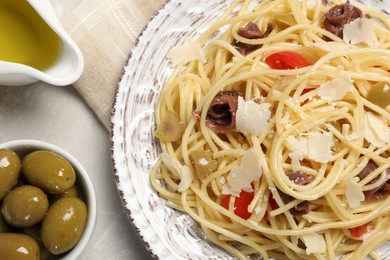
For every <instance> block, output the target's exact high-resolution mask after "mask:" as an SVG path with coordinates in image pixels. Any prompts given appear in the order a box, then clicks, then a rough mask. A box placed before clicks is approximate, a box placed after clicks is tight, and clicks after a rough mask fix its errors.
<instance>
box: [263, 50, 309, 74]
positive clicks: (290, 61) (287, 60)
mask: <svg viewBox="0 0 390 260" xmlns="http://www.w3.org/2000/svg"><path fill="white" fill-rule="evenodd" d="M265 63H267V64H268V66H270V67H271V69H276V70H292V69H298V68H303V67H306V66H309V65H310V63H309V62H307V61H306V60H305V58H303V57H302V56H301V55H299V54H298V53H295V52H291V51H281V52H276V53H274V54H271V55H270V56H268V57H267V58H266V59H265Z"/></svg>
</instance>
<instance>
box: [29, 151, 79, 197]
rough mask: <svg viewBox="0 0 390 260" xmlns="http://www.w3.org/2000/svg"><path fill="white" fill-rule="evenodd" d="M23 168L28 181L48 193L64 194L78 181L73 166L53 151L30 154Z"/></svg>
mask: <svg viewBox="0 0 390 260" xmlns="http://www.w3.org/2000/svg"><path fill="white" fill-rule="evenodd" d="M22 166H23V171H24V176H25V177H26V179H27V181H28V182H29V183H31V184H32V185H34V186H37V187H39V188H41V189H42V190H44V191H45V192H47V193H51V194H60V193H63V192H65V191H67V190H69V189H70V188H71V187H72V186H73V185H74V184H75V181H76V173H75V171H74V169H73V167H72V165H70V163H69V162H68V161H67V160H66V159H64V158H63V157H61V156H59V155H58V154H56V153H54V152H51V151H35V152H32V153H29V154H28V155H27V156H26V157H24V159H23V165H22Z"/></svg>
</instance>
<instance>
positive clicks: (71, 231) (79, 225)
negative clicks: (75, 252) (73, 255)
mask: <svg viewBox="0 0 390 260" xmlns="http://www.w3.org/2000/svg"><path fill="white" fill-rule="evenodd" d="M86 223H87V206H86V205H85V203H84V202H83V201H81V200H80V199H78V198H74V197H65V198H61V199H59V200H57V201H56V202H54V203H53V205H51V206H50V208H49V211H48V212H47V216H46V217H45V218H44V219H43V222H42V231H41V238H42V242H43V244H44V245H45V247H46V248H47V249H48V250H49V251H50V252H51V253H53V254H55V255H58V254H62V253H65V252H67V251H69V250H70V249H72V248H73V247H74V246H75V245H76V244H77V243H78V242H79V241H80V239H81V237H82V235H83V233H84V229H85V225H86Z"/></svg>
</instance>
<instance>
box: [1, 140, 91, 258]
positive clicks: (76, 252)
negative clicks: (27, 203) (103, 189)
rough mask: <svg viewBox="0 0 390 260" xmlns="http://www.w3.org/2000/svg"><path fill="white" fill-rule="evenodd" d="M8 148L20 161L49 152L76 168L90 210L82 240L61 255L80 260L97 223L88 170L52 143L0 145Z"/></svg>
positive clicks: (22, 141) (23, 142) (84, 198)
mask: <svg viewBox="0 0 390 260" xmlns="http://www.w3.org/2000/svg"><path fill="white" fill-rule="evenodd" d="M2 148H6V149H9V150H12V151H14V152H16V153H17V154H18V155H19V157H20V159H22V158H23V157H24V156H25V155H27V154H28V153H30V152H33V151H36V150H48V151H53V152H55V153H57V154H58V155H60V156H62V157H64V158H65V159H66V160H67V161H68V162H69V163H70V164H71V165H72V166H73V168H74V170H75V172H76V184H77V185H78V187H79V188H80V190H81V193H82V196H83V198H82V199H83V200H84V202H85V203H86V205H87V208H88V216H87V224H86V227H85V230H84V233H83V235H82V237H81V240H80V241H79V242H78V243H77V245H76V246H75V247H74V248H73V249H71V250H70V251H69V252H67V253H64V254H63V255H61V258H60V259H61V260H74V259H78V257H79V256H80V254H81V253H82V252H83V250H84V249H85V247H86V246H87V244H88V241H89V240H90V238H91V236H92V233H93V229H94V227H95V223H96V214H97V213H96V212H97V211H96V207H97V206H96V195H95V190H94V187H93V185H92V182H91V179H90V178H89V176H88V174H87V172H86V170H85V169H84V168H83V166H82V165H81V164H80V163H79V162H78V161H77V160H76V159H75V158H74V157H73V156H72V155H71V154H69V153H68V152H67V151H65V150H64V149H62V148H60V147H58V146H55V145H53V144H50V143H46V142H43V141H38V140H29V139H26V140H14V141H9V142H6V143H2V144H0V149H2Z"/></svg>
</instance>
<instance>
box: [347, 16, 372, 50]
mask: <svg viewBox="0 0 390 260" xmlns="http://www.w3.org/2000/svg"><path fill="white" fill-rule="evenodd" d="M343 40H344V41H345V42H346V43H350V44H358V43H363V42H364V43H366V44H367V45H368V46H370V47H375V46H377V45H378V38H377V37H376V34H375V30H374V22H373V20H372V19H367V18H357V19H355V20H353V21H352V22H350V23H348V24H346V25H345V26H344V29H343Z"/></svg>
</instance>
